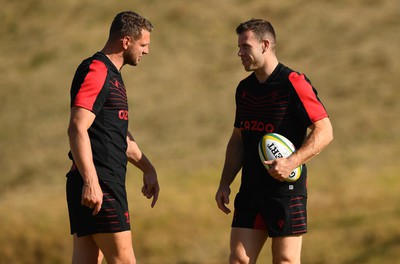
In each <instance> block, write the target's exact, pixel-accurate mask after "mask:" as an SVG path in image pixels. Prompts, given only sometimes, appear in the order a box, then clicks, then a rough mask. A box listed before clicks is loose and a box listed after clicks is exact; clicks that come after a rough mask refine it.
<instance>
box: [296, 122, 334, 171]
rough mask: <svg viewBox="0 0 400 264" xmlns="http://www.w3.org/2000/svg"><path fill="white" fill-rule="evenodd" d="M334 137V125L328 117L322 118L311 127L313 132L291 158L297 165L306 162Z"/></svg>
mask: <svg viewBox="0 0 400 264" xmlns="http://www.w3.org/2000/svg"><path fill="white" fill-rule="evenodd" d="M332 139H333V132H332V125H331V123H330V121H329V119H328V118H325V119H323V120H320V121H318V122H316V123H315V124H314V126H312V127H311V132H310V133H309V134H308V136H307V138H306V139H305V141H304V143H303V145H302V147H301V148H300V149H298V150H297V151H296V152H295V153H294V154H292V155H291V156H290V157H289V159H290V160H291V161H292V162H293V163H294V164H295V165H296V167H297V166H299V165H301V164H304V163H306V162H308V161H310V160H311V159H312V158H314V157H315V156H316V155H318V154H319V153H320V152H321V151H322V150H323V149H324V148H325V147H326V146H327V145H328V144H329V143H330V142H331V141H332Z"/></svg>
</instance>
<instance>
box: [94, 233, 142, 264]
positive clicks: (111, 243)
mask: <svg viewBox="0 0 400 264" xmlns="http://www.w3.org/2000/svg"><path fill="white" fill-rule="evenodd" d="M92 236H93V240H94V241H95V242H96V244H97V245H98V247H99V248H100V249H101V251H102V252H103V254H104V257H105V259H106V260H107V263H108V264H122V263H123V264H135V263H136V259H135V254H134V252H133V247H132V236H131V231H123V232H117V233H101V234H94V235H92Z"/></svg>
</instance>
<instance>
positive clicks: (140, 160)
mask: <svg viewBox="0 0 400 264" xmlns="http://www.w3.org/2000/svg"><path fill="white" fill-rule="evenodd" d="M126 140H127V144H128V148H127V150H126V155H127V157H128V161H129V162H130V163H132V164H133V165H134V166H135V167H137V168H138V169H140V170H141V171H143V172H149V171H154V170H155V169H154V166H153V164H151V162H150V160H149V159H148V158H147V157H146V155H145V154H144V153H143V152H142V151H141V150H140V148H139V146H138V144H137V143H136V141H135V140H134V138H133V136H132V135H131V134H130V133H128V136H127V139H126Z"/></svg>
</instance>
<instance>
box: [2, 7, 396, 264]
mask: <svg viewBox="0 0 400 264" xmlns="http://www.w3.org/2000/svg"><path fill="white" fill-rule="evenodd" d="M0 2H1V5H2V9H1V10H0V15H1V18H2V23H1V24H0V33H1V35H2V36H3V37H2V40H1V42H0V48H1V50H2V56H1V58H2V59H1V61H0V70H1V72H2V81H3V84H4V86H3V88H2V89H0V98H1V104H0V127H1V130H0V167H1V168H2V170H1V171H2V173H1V177H0V234H1V235H0V263H10V264H14V263H15V264H17V263H28V264H29V263H43V264H47V263H70V256H71V252H72V250H71V245H72V244H71V237H70V235H69V226H68V215H67V208H66V202H65V191H64V189H65V176H64V175H65V173H66V172H67V170H68V169H69V166H70V163H69V161H68V159H67V152H68V143H67V135H66V129H67V122H68V115H69V87H70V83H71V79H72V76H73V74H74V72H75V69H76V67H77V65H78V64H79V63H80V62H81V61H82V60H83V59H84V58H86V57H88V56H91V55H92V54H93V53H94V52H96V51H97V50H100V49H101V48H102V47H103V45H104V43H105V41H106V37H107V34H108V28H109V25H110V23H111V20H112V19H113V17H114V15H115V14H116V13H117V12H119V11H121V10H135V11H137V12H138V13H140V14H143V15H144V16H146V17H147V18H149V19H150V20H151V21H152V22H153V24H154V26H155V29H154V32H153V34H152V43H151V46H150V54H149V55H148V56H147V57H145V58H144V59H143V60H142V62H141V64H140V65H139V66H138V67H137V68H132V67H126V68H124V69H123V76H124V80H125V84H126V86H127V88H128V96H129V104H130V130H131V131H132V132H133V133H134V135H135V138H136V139H137V140H138V142H139V144H140V146H141V148H142V149H143V150H144V152H145V153H146V154H147V155H148V156H149V157H150V159H151V160H152V161H153V163H154V165H155V166H156V167H157V170H158V174H159V181H160V184H161V193H160V200H159V203H158V204H157V205H156V207H155V208H153V209H151V208H150V202H149V201H148V200H147V199H145V198H144V197H143V196H141V195H140V188H141V174H140V173H139V171H138V170H136V169H135V168H134V167H133V166H131V167H129V169H128V182H127V185H128V191H129V203H130V210H131V214H132V218H133V242H134V248H135V251H136V255H137V259H138V261H139V263H143V264H147V263H150V264H153V263H154V264H158V263H161V264H163V263H165V264H169V263H171V264H174V263H177V264H178V263H179V264H186V263H193V264H214V263H215V264H217V263H226V260H227V255H228V253H229V250H228V239H229V231H230V228H229V225H230V222H231V216H225V215H224V214H223V213H221V212H220V211H219V210H218V209H217V207H216V204H215V202H214V194H215V191H216V189H217V185H218V181H219V177H220V172H221V168H222V164H223V160H224V154H225V147H226V143H227V140H228V138H229V136H230V134H231V131H232V128H233V116H234V107H235V106H234V90H235V88H236V85H237V84H238V82H239V81H240V80H241V79H242V78H244V77H245V76H246V75H247V73H246V72H244V70H243V68H242V66H241V64H240V60H239V58H238V57H237V56H236V53H237V45H236V43H237V39H236V35H235V32H234V30H235V27H236V26H237V24H238V23H240V22H242V21H244V20H247V19H249V18H251V17H260V18H265V19H268V20H270V21H271V22H272V24H273V25H274V26H275V29H276V31H277V37H278V51H277V53H278V58H279V59H280V61H281V62H283V63H284V64H286V65H288V66H290V67H292V68H294V69H296V70H298V71H300V72H304V73H306V74H307V76H308V77H309V78H310V79H311V80H312V81H313V84H314V86H316V87H317V89H318V91H319V96H320V98H321V99H322V100H323V102H324V104H325V106H326V107H327V109H328V111H329V113H330V117H331V120H332V123H333V126H334V133H335V139H334V142H333V143H332V144H331V145H330V146H329V147H328V148H327V149H326V150H325V151H324V152H323V153H321V154H320V156H318V157H317V158H316V159H314V160H313V161H311V162H310V164H309V168H310V169H309V170H310V177H309V211H310V212H309V231H310V232H309V234H307V235H306V236H305V237H304V247H303V263H311V264H336V263H337V264H358V263H359V264H375V263H378V264H379V263H400V260H399V258H400V226H399V221H398V219H397V217H400V205H399V204H400V203H399V201H400V192H399V189H400V180H399V178H398V177H399V168H400V165H399V163H398V157H399V156H400V136H399V135H400V133H399V132H398V131H400V122H399V114H400V104H399V103H398V99H399V96H400V90H399V89H398V87H397V85H398V83H400V75H399V73H398V71H399V69H400V60H399V57H400V49H399V43H400V35H399V34H398V32H399V30H400V16H399V14H400V6H399V5H398V3H397V2H396V1H393V0H375V1H371V0H353V1H344V0H334V1H327V0H323V1H312V0H310V1H300V0H279V1H278V0H273V1H261V0H247V1H244V0H221V1H212V0H203V1H179V0H170V1H164V2H163V1H155V0H148V1H137V0H134V1H115V3H114V2H111V1H95V0H86V1H77V0H69V1H61V0H54V1H45V0H26V1H5V0H0ZM238 184H239V179H237V181H236V182H235V183H234V186H233V189H234V190H237V188H238ZM232 199H233V197H232ZM231 207H232V205H231ZM268 243H269V242H268ZM259 263H270V252H269V244H268V245H267V246H266V247H265V249H264V250H263V252H262V254H261V256H260V260H259Z"/></svg>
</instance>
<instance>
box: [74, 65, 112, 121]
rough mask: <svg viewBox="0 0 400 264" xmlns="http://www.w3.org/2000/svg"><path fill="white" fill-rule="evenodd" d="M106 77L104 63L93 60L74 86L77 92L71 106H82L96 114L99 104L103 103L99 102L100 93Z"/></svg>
mask: <svg viewBox="0 0 400 264" xmlns="http://www.w3.org/2000/svg"><path fill="white" fill-rule="evenodd" d="M106 79H107V67H106V65H105V64H104V63H103V62H101V61H99V60H93V61H92V62H91V63H90V65H89V69H88V72H87V74H86V76H85V77H84V79H83V80H82V82H81V84H80V86H79V87H76V88H77V93H76V96H75V98H74V99H73V100H72V104H71V106H78V107H82V108H85V109H87V110H89V111H92V112H94V113H95V114H97V112H98V110H99V108H100V107H99V104H100V105H102V104H103V103H104V102H100V101H101V100H102V99H101V96H100V95H101V94H102V90H103V88H104V84H105V81H106Z"/></svg>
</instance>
